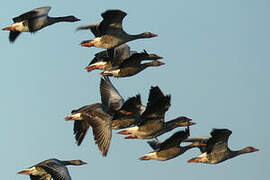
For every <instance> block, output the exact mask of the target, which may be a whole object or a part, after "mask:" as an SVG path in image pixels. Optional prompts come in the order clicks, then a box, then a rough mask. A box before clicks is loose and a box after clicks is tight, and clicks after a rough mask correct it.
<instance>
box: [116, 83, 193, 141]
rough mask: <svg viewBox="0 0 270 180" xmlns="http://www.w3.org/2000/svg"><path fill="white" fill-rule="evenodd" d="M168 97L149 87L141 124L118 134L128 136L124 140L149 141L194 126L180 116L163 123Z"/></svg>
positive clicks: (168, 105) (157, 88)
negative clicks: (174, 130)
mask: <svg viewBox="0 0 270 180" xmlns="http://www.w3.org/2000/svg"><path fill="white" fill-rule="evenodd" d="M170 99H171V97H170V96H169V95H166V96H165V95H164V94H163V93H162V91H161V90H160V88H159V87H158V86H156V87H151V89H150V92H149V97H148V103H147V106H146V109H145V111H144V112H143V113H142V115H141V116H140V118H141V123H140V124H138V125H136V126H134V127H130V128H126V129H125V130H122V131H120V132H118V134H123V135H129V136H126V137H125V138H126V139H151V138H156V137H158V136H160V135H162V134H164V133H166V132H169V131H171V130H172V129H174V128H176V127H179V126H191V125H193V124H195V123H194V122H191V119H189V118H187V117H185V116H181V117H178V118H176V119H174V120H171V121H168V122H164V119H165V113H166V112H167V111H168V109H169V107H170Z"/></svg>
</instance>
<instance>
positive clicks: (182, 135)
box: [140, 127, 205, 161]
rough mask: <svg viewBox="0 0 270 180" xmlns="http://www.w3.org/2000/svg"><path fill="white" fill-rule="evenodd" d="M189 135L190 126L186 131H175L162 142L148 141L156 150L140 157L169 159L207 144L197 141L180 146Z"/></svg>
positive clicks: (144, 158)
mask: <svg viewBox="0 0 270 180" xmlns="http://www.w3.org/2000/svg"><path fill="white" fill-rule="evenodd" d="M189 135H190V131H189V127H188V128H186V129H185V131H178V132H176V133H174V134H173V135H172V136H171V137H170V138H168V139H167V140H165V141H164V142H162V143H161V142H159V141H156V140H154V141H148V142H147V143H148V144H149V145H150V146H151V147H152V148H153V149H154V151H153V152H150V153H147V154H145V155H144V156H143V157H141V158H140V160H150V159H153V160H158V161H167V160H169V159H173V158H175V157H177V156H179V155H181V154H184V153H185V152H186V151H187V150H189V149H191V148H194V147H200V146H205V144H203V143H196V142H194V143H192V144H190V145H187V146H180V144H181V142H183V141H184V140H185V139H186V138H187V137H188V136H189Z"/></svg>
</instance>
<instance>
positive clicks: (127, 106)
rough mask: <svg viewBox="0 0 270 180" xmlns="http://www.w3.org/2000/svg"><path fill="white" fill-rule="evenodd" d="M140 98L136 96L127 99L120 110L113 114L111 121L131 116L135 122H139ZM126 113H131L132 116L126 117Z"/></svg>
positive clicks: (128, 116)
mask: <svg viewBox="0 0 270 180" xmlns="http://www.w3.org/2000/svg"><path fill="white" fill-rule="evenodd" d="M141 105H142V104H141V96H140V95H136V96H134V97H131V98H128V100H126V102H125V103H124V104H123V106H122V107H121V109H119V110H118V111H116V112H115V113H114V114H113V120H116V119H120V118H131V116H132V117H133V118H135V119H137V120H139V119H140V118H139V116H140V110H141V109H140V107H141ZM127 112H131V113H132V114H130V115H127V114H126V113H127Z"/></svg>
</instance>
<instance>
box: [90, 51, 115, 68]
mask: <svg viewBox="0 0 270 180" xmlns="http://www.w3.org/2000/svg"><path fill="white" fill-rule="evenodd" d="M109 60H111V58H110V57H109V55H108V51H107V50H105V51H101V52H99V53H96V54H95V57H94V59H93V60H92V61H91V62H90V63H89V64H88V66H90V65H92V64H94V63H97V62H102V61H109Z"/></svg>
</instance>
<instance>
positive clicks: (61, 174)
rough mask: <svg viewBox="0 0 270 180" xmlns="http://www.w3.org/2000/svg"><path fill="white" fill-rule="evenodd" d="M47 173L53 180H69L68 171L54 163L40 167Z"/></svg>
mask: <svg viewBox="0 0 270 180" xmlns="http://www.w3.org/2000/svg"><path fill="white" fill-rule="evenodd" d="M40 167H41V168H42V169H44V170H45V171H46V172H47V173H49V174H50V175H51V176H52V178H53V179H54V180H71V177H70V175H69V172H68V169H67V168H66V167H65V166H63V165H59V164H57V163H55V162H49V163H47V164H44V165H40Z"/></svg>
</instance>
